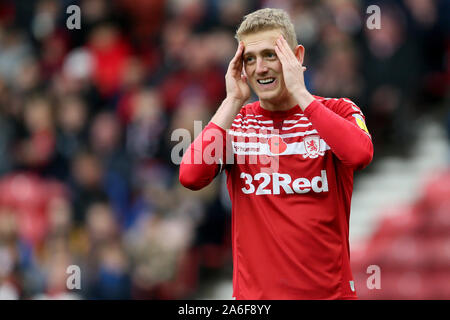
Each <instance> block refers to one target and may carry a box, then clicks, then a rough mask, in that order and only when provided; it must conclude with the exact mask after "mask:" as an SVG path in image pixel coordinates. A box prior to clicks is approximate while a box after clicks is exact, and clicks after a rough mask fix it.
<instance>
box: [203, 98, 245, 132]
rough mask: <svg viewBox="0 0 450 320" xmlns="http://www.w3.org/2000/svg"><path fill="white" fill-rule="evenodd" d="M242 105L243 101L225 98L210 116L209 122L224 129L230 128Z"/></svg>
mask: <svg viewBox="0 0 450 320" xmlns="http://www.w3.org/2000/svg"><path fill="white" fill-rule="evenodd" d="M242 106H243V102H241V101H238V100H234V99H231V98H226V99H225V100H223V102H222V104H221V105H220V107H219V108H218V109H217V111H216V113H215V114H214V116H213V117H212V118H211V122H212V123H214V124H216V125H217V126H219V127H221V128H222V129H224V130H228V129H230V127H231V124H232V123H233V120H234V118H235V117H236V115H237V114H238V113H239V111H240V110H241V108H242Z"/></svg>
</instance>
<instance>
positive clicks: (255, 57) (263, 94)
mask: <svg viewBox="0 0 450 320" xmlns="http://www.w3.org/2000/svg"><path fill="white" fill-rule="evenodd" d="M281 34H282V33H281V31H280V30H279V29H273V30H265V31H260V32H256V33H252V34H248V35H245V36H243V37H242V41H243V42H244V46H245V49H244V54H243V56H244V69H245V73H246V74H247V79H248V82H249V84H250V86H251V87H252V88H253V90H254V91H255V93H256V94H257V95H258V97H259V99H260V100H264V101H267V102H273V103H276V102H282V101H283V100H284V99H286V98H287V90H286V86H285V84H284V78H283V69H282V66H281V62H280V60H279V59H278V57H277V55H276V53H275V43H276V40H277V38H278V37H279V36H280V35H281Z"/></svg>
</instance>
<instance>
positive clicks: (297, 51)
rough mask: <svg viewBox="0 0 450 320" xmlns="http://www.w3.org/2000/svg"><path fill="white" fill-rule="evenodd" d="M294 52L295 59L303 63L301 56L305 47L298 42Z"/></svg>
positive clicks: (303, 54)
mask: <svg viewBox="0 0 450 320" xmlns="http://www.w3.org/2000/svg"><path fill="white" fill-rule="evenodd" d="M294 54H295V56H296V57H297V60H298V61H300V63H301V64H302V65H303V58H304V57H305V47H304V46H302V45H301V44H299V45H298V46H296V47H295V50H294Z"/></svg>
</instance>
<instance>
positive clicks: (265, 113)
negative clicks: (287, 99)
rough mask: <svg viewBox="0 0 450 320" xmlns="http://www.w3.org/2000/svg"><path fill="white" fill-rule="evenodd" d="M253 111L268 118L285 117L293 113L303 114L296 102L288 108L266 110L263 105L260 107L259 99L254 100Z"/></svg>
mask: <svg viewBox="0 0 450 320" xmlns="http://www.w3.org/2000/svg"><path fill="white" fill-rule="evenodd" d="M254 111H255V113H256V114H262V115H263V116H266V117H269V118H287V117H289V116H292V115H293V114H295V113H301V114H303V110H302V109H301V108H300V106H299V105H298V104H297V105H295V106H293V107H292V108H290V109H288V110H283V111H270V110H266V109H264V108H263V107H261V104H260V102H259V101H256V103H255V107H254Z"/></svg>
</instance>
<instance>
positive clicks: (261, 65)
mask: <svg viewBox="0 0 450 320" xmlns="http://www.w3.org/2000/svg"><path fill="white" fill-rule="evenodd" d="M268 70H269V69H268V68H267V66H266V63H265V62H264V60H263V59H259V58H257V59H256V73H258V74H264V73H266V72H267V71H268Z"/></svg>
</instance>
